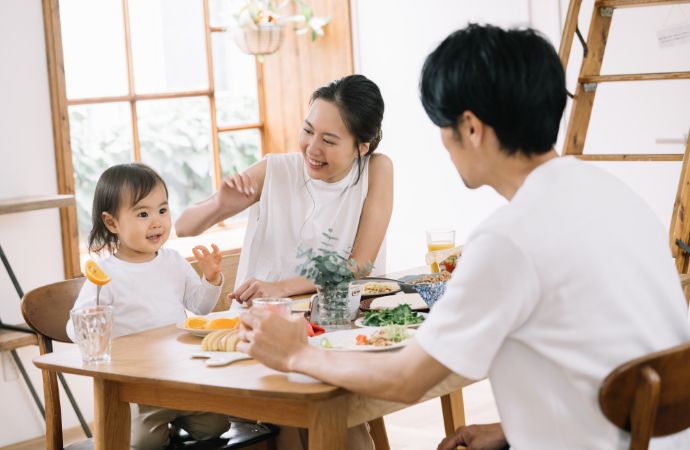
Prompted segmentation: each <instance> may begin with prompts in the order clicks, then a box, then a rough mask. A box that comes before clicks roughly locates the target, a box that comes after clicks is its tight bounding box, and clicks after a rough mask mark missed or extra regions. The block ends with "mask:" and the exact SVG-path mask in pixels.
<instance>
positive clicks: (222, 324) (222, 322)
mask: <svg viewBox="0 0 690 450" xmlns="http://www.w3.org/2000/svg"><path fill="white" fill-rule="evenodd" d="M237 322H239V319H214V320H212V321H210V322H209V323H207V324H206V325H204V329H205V330H227V329H230V328H234V326H235V324H236V323H237Z"/></svg>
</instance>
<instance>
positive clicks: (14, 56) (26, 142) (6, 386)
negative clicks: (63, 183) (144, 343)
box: [0, 0, 93, 447]
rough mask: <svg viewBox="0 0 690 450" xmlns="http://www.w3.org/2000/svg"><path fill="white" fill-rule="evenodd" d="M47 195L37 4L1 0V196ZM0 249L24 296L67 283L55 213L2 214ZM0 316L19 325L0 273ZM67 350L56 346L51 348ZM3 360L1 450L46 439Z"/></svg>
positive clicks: (51, 171)
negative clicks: (57, 284) (41, 438)
mask: <svg viewBox="0 0 690 450" xmlns="http://www.w3.org/2000/svg"><path fill="white" fill-rule="evenodd" d="M45 194H57V182H56V173H55V151H54V147H53V134H52V125H51V117H50V98H49V92H48V74H47V68H46V52H45V41H44V33H43V13H42V9H41V2H40V1H38V0H32V1H22V2H17V1H13V0H0V198H2V199H5V198H14V197H21V196H28V195H45ZM0 245H2V248H3V250H4V251H5V254H6V255H7V257H8V259H9V261H10V263H11V264H12V267H13V268H14V271H15V274H16V276H17V278H18V279H19V283H20V285H21V287H22V288H23V289H24V292H28V291H29V290H31V289H34V288H36V287H39V286H42V285H45V284H49V283H54V282H56V281H61V280H64V270H63V262H62V244H61V237H60V222H59V214H58V211H57V210H44V211H35V212H27V213H19V214H10V215H3V216H0ZM0 318H2V320H3V321H4V322H6V323H10V324H13V323H20V322H23V319H22V315H21V312H20V309H19V297H18V296H17V294H16V292H15V290H14V287H13V286H12V283H11V281H10V278H9V276H7V274H6V272H5V270H4V268H2V267H0ZM66 347H67V345H57V346H56V350H60V349H63V348H66ZM18 352H19V355H20V357H21V359H22V361H23V363H24V366H25V367H26V369H27V371H28V372H29V374H30V376H31V379H32V380H33V383H34V386H35V387H36V389H37V390H38V393H39V396H40V397H41V399H42V398H43V385H42V380H41V372H40V371H39V370H38V369H37V368H36V367H35V366H34V365H33V363H32V362H31V360H32V358H34V357H36V356H38V347H36V346H32V347H25V348H23V349H20V350H19V351H18ZM4 356H9V354H8V353H7V354H5V355H3V364H4V366H5V367H4V368H3V369H4V370H3V374H0V447H4V446H7V445H10V444H13V443H15V442H21V441H25V440H28V439H32V438H35V437H38V436H42V435H44V434H45V424H44V422H43V418H42V417H41V415H40V413H39V411H38V409H37V408H36V405H35V404H34V402H33V398H32V397H31V394H30V393H29V390H28V389H27V388H26V385H25V384H24V381H23V379H22V378H21V375H19V374H17V375H16V377H15V379H12V378H13V372H15V371H14V370H13V369H12V366H13V364H8V362H7V360H8V358H5V357H4ZM5 374H7V376H5ZM66 377H67V379H68V383H69V384H70V386H71V388H72V389H73V391H74V393H75V396H76V397H77V399H78V402H79V404H80V406H81V407H82V411H83V413H84V415H85V416H86V419H87V421H92V420H93V398H92V392H93V388H92V383H91V381H90V379H86V378H84V377H74V376H69V375H67V376H66ZM6 378H7V379H9V381H8V380H6ZM62 404H63V408H62V413H63V416H62V419H63V425H64V427H65V428H70V427H74V426H78V425H79V423H78V421H77V419H76V416H75V415H74V413H73V412H72V410H71V407H70V405H69V401H68V400H67V398H66V397H65V396H64V395H63V396H62Z"/></svg>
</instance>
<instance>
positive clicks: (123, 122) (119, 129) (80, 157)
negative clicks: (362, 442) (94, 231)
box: [68, 103, 133, 246]
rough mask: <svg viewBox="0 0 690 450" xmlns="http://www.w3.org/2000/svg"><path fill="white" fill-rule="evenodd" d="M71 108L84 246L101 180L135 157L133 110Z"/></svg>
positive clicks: (103, 105)
mask: <svg viewBox="0 0 690 450" xmlns="http://www.w3.org/2000/svg"><path fill="white" fill-rule="evenodd" d="M68 111H69V128H70V139H71V144H72V164H73V166H74V190H75V197H76V200H77V221H78V223H79V244H80V245H82V246H83V245H85V243H86V238H87V237H88V235H89V232H90V231H91V227H92V222H91V208H92V206H93V194H94V192H95V191H96V183H97V182H98V179H99V178H100V176H101V174H102V173H103V172H104V171H105V170H106V169H107V168H108V167H111V166H114V165H115V164H122V163H127V162H130V161H132V160H133V158H132V115H131V114H132V111H131V107H130V104H129V103H101V104H96V105H78V106H70V107H69V110H68Z"/></svg>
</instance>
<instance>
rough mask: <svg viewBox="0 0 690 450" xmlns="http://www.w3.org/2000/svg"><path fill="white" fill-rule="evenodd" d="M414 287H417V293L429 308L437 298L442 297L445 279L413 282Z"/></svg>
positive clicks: (444, 289)
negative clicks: (433, 281) (431, 281)
mask: <svg viewBox="0 0 690 450" xmlns="http://www.w3.org/2000/svg"><path fill="white" fill-rule="evenodd" d="M414 287H415V289H417V293H418V294H419V295H420V296H421V297H422V299H424V302H425V303H426V304H427V306H428V307H429V309H431V308H432V307H433V306H434V303H436V301H437V300H438V299H439V298H441V297H443V294H444V293H445V292H446V283H445V281H439V282H437V283H419V284H415V285H414Z"/></svg>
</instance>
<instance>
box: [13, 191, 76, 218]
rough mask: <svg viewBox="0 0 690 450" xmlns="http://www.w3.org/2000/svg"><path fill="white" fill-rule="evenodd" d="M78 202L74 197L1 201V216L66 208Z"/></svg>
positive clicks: (43, 196) (61, 196) (41, 197)
mask: <svg viewBox="0 0 690 450" xmlns="http://www.w3.org/2000/svg"><path fill="white" fill-rule="evenodd" d="M75 203H76V202H75V200H74V195H37V196H34V197H18V198H8V199H5V200H0V214H12V213H18V212H25V211H36V210H39V209H48V208H64V207H65V206H72V205H74V204H75Z"/></svg>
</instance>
